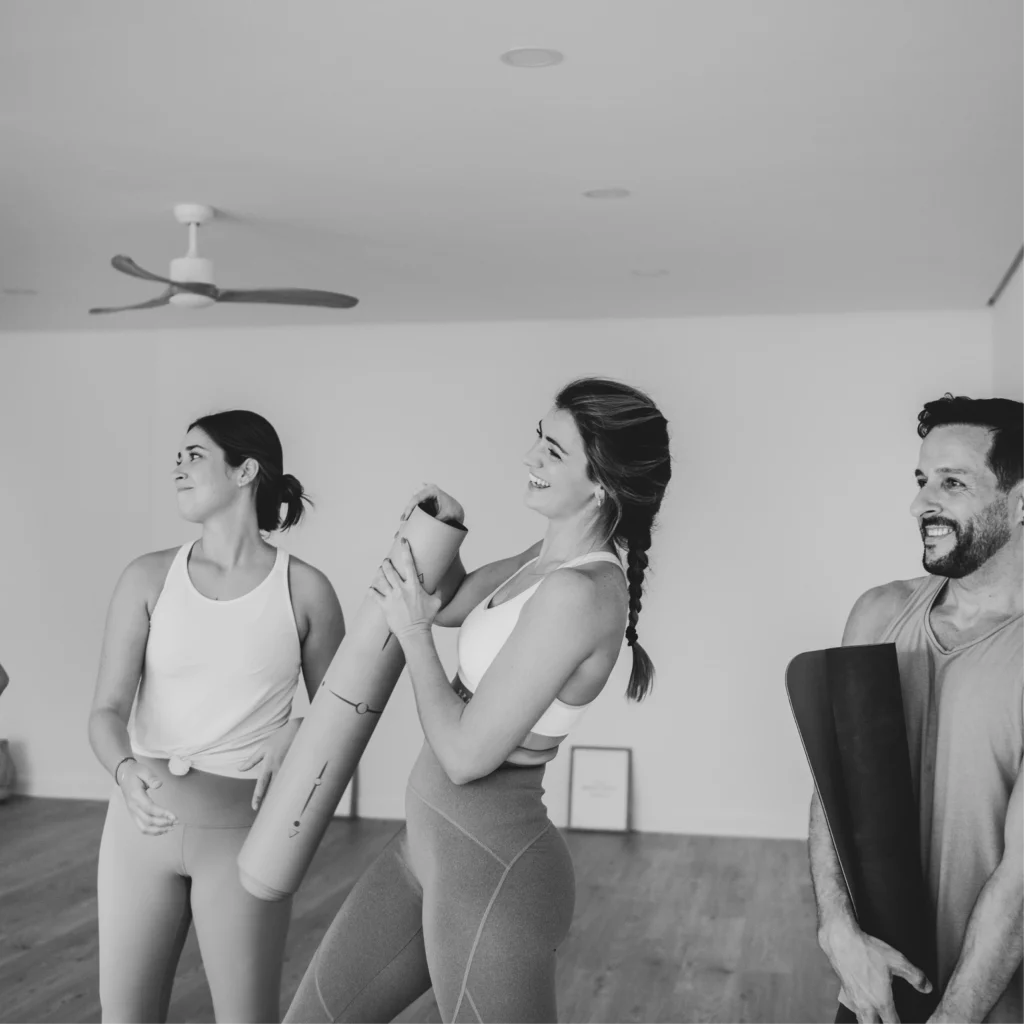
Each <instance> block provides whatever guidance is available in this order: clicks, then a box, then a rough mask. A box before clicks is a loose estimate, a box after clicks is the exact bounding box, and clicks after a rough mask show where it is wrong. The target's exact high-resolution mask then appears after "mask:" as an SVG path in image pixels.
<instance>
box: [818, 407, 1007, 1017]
mask: <svg viewBox="0 0 1024 1024" xmlns="http://www.w3.org/2000/svg"><path fill="white" fill-rule="evenodd" d="M1022 427H1024V405H1022V404H1021V403H1020V402H1013V401H1010V400H1009V399H1002V398H992V399H970V398H962V397H959V398H954V397H953V396H952V395H950V394H947V395H946V396H945V397H943V398H940V399H938V400H937V401H934V402H928V403H927V404H926V405H925V407H924V409H923V410H922V412H921V413H920V414H919V416H918V434H919V435H920V436H921V437H922V438H923V442H922V444H921V451H920V456H919V459H918V465H917V469H916V471H915V476H916V479H917V487H918V492H917V496H916V497H915V498H914V500H913V502H912V504H911V506H910V512H911V515H913V516H914V518H915V519H916V520H917V524H918V528H919V530H920V533H921V540H922V544H923V546H924V552H923V557H922V563H923V565H924V568H925V569H926V570H927V572H928V574H929V575H927V576H923V577H920V578H918V579H914V580H900V581H896V582H893V583H888V584H885V585H884V586H880V587H875V588H874V589H872V590H869V591H867V593H865V594H863V595H862V596H861V597H860V598H859V599H858V601H857V603H856V604H855V605H854V607H853V611H852V612H851V613H850V618H849V621H848V622H847V625H846V631H845V633H844V635H843V644H844V645H853V644H876V643H893V644H895V645H896V650H897V656H898V659H899V667H900V681H901V685H902V690H903V706H904V711H905V715H906V725H907V739H908V742H909V747H910V760H911V774H912V777H913V783H914V790H915V794H916V796H917V800H918V807H919V810H920V818H919V822H920V836H921V857H922V866H923V868H924V875H925V878H926V880H927V883H928V889H929V893H930V896H931V904H932V907H931V909H932V913H933V915H934V917H933V922H932V924H933V926H934V928H935V934H936V940H937V953H938V971H937V976H936V977H933V978H929V979H925V977H924V975H923V973H922V971H921V970H920V965H916V964H911V963H909V962H908V961H907V960H906V959H905V958H904V957H903V956H902V955H901V954H899V953H898V952H897V951H896V950H894V949H892V948H891V947H890V946H888V945H886V944H885V943H884V942H881V941H880V940H878V939H876V938H874V937H873V936H870V935H867V934H865V933H864V932H862V931H861V930H860V928H859V927H858V926H857V922H856V918H855V917H854V914H853V910H852V907H851V904H850V899H849V894H848V892H847V890H846V886H845V884H844V882H843V876H842V872H841V871H840V868H839V863H838V860H837V858H836V852H835V847H834V846H833V844H832V840H831V837H830V835H829V831H828V828H827V826H826V823H825V820H824V817H823V814H822V809H821V804H820V803H819V801H818V799H817V796H815V797H814V799H813V800H812V803H811V822H810V854H811V874H812V877H813V880H814V889H815V896H816V899H817V903H818V923H819V931H818V938H819V941H820V943H821V947H822V949H823V950H824V951H825V953H826V955H827V956H828V958H829V960H830V961H831V963H832V966H833V968H834V969H835V971H836V973H837V974H838V975H839V978H840V981H841V982H842V985H843V991H842V993H841V996H840V998H841V1000H842V1001H843V1003H845V1004H846V1005H847V1006H848V1007H849V1008H850V1009H851V1010H852V1011H853V1012H854V1013H855V1014H856V1019H858V1020H861V1021H877V1020H882V1021H894V1020H896V1019H897V1017H896V1013H895V1008H894V1006H893V1000H892V993H891V982H892V977H893V976H900V977H903V978H906V979H907V980H908V981H909V982H910V983H911V984H913V985H914V986H915V987H917V988H920V989H921V990H922V991H925V990H927V989H928V985H929V982H930V983H931V984H932V985H933V986H934V988H935V990H936V992H937V993H938V994H940V995H941V999H940V1002H939V1005H938V1008H937V1009H936V1011H935V1013H934V1015H933V1016H932V1018H931V1019H932V1020H933V1021H982V1020H985V1021H1020V1020H1022V1019H1024V1018H1022V1005H1024V1000H1022V973H1021V950H1022V940H1021V915H1022V909H1024V900H1022V894H1024V860H1022V846H1024V836H1022V830H1024V811H1022V803H1024V783H1022V781H1021V759H1022V754H1024V617H1022V612H1024V597H1022V586H1024V562H1022V554H1024V546H1022V534H1024V527H1022V524H1024V496H1022V480H1021V478H1022V454H1021V453H1022V443H1021V438H1022ZM839 1019H844V1018H843V1015H842V1014H841V1015H840V1018H839ZM845 1019H848V1020H853V1019H855V1018H854V1017H853V1016H849V1017H846V1018H845Z"/></svg>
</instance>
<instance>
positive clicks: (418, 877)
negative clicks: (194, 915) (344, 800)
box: [285, 378, 671, 1024]
mask: <svg viewBox="0 0 1024 1024" xmlns="http://www.w3.org/2000/svg"><path fill="white" fill-rule="evenodd" d="M525 463H526V466H527V468H528V470H529V473H528V475H527V474H524V475H526V479H525V480H524V481H523V483H524V486H525V491H524V498H525V502H526V504H527V506H528V507H529V508H532V509H534V510H535V511H537V512H539V513H540V514H541V515H542V516H543V517H544V519H545V520H546V527H547V528H546V532H545V534H544V538H543V540H542V541H540V542H538V543H537V544H535V545H534V546H533V547H531V548H530V549H528V550H527V551H524V552H522V553H520V554H518V555H513V556H512V557H510V558H506V559H504V560H502V561H498V562H493V563H491V564H490V565H486V566H484V567H483V568H481V569H477V570H476V571H475V572H472V573H469V574H468V575H467V574H466V572H465V569H463V567H462V564H461V562H459V561H458V560H457V561H456V564H455V566H453V568H452V570H451V571H450V572H449V573H448V575H447V577H446V578H445V580H444V581H443V582H442V584H441V586H440V587H439V588H438V591H437V593H435V594H433V595H430V594H427V593H426V592H425V591H424V590H423V588H422V586H421V585H420V583H419V582H418V580H417V575H416V569H415V566H414V564H413V561H412V556H411V554H410V553H409V551H408V549H406V550H405V551H404V553H403V555H401V556H400V557H398V558H397V560H396V563H395V564H394V565H392V564H391V563H390V562H385V564H384V565H383V566H382V567H381V571H380V573H379V574H378V575H377V578H376V579H375V581H374V583H373V592H374V593H375V594H376V600H377V601H378V603H379V604H380V605H381V607H382V609H383V611H384V614H385V616H386V618H387V621H388V625H389V626H390V628H391V631H392V633H393V634H394V635H395V636H396V637H397V638H398V640H399V642H400V643H401V645H402V648H403V650H404V652H405V657H406V664H407V666H408V669H409V673H410V675H411V677H412V685H413V692H414V694H415V697H416V705H417V708H418V711H419V717H420V722H421V724H422V726H423V732H424V736H425V743H424V745H423V749H422V751H421V753H420V756H419V759H418V760H417V762H416V764H415V766H414V767H413V770H412V774H411V776H410V778H409V784H408V788H407V790H406V827H405V829H404V830H403V831H402V832H400V833H399V835H398V838H396V839H395V840H394V841H393V842H392V843H391V844H389V846H388V847H387V848H386V849H385V850H384V852H383V853H382V854H381V855H380V856H379V857H378V859H377V861H376V862H375V863H374V865H372V866H371V867H370V868H369V869H368V871H367V872H366V874H365V875H364V876H363V877H362V878H361V879H360V881H359V882H358V883H357V884H356V886H355V888H354V889H353V890H352V892H351V893H350V894H349V896H348V898H347V899H346V901H345V904H344V905H343V906H342V908H341V911H340V912H339V914H338V916H337V918H336V919H335V921H334V924H333V925H332V926H331V928H330V930H329V931H328V933H327V935H326V937H325V938H324V940H323V942H322V943H321V946H320V948H319V950H318V952H317V954H316V956H315V957H314V960H313V962H312V964H311V965H310V967H309V969H308V971H307V973H306V976H305V978H304V979H303V982H302V984H301V985H300V987H299V990H298V993H297V994H296V997H295V1000H294V1002H293V1003H292V1005H291V1008H290V1009H289V1011H288V1013H287V1015H286V1017H285V1019H286V1020H287V1021H295V1022H305V1024H309V1022H311V1021H326V1020H330V1021H340V1020H346V1021H348V1020H359V1021H378V1020H391V1019H392V1018H393V1017H395V1016H396V1015H397V1014H398V1013H399V1012H400V1011H401V1010H402V1009H403V1008H404V1007H405V1006H406V1005H407V1004H408V1003H409V1002H411V1001H412V1000H413V999H415V998H416V997H417V996H418V995H419V994H420V993H421V992H423V991H425V989H426V988H427V987H429V986H432V987H433V989H434V994H435V996H436V998H437V1002H438V1006H439V1008H440V1011H441V1019H442V1020H445V1021H449V1020H471V1019H472V1020H481V1021H493V1020H498V1021H523V1020H531V1021H548V1020H550V1021H554V1020H556V1019H557V1017H556V1013H557V1008H556V1005H555V986H554V976H555V953H554V951H555V949H556V947H557V946H558V945H559V943H560V942H561V941H562V940H563V939H564V937H565V934H566V932H567V931H568V928H569V924H570V922H571V920H572V913H573V901H574V892H575V883H574V877H573V871H572V860H571V857H570V856H569V851H568V848H567V846H566V844H565V841H564V840H563V839H562V836H561V834H560V833H559V831H558V829H556V828H555V827H554V825H553V824H552V823H551V821H550V819H549V818H548V816H547V812H546V810H545V808H544V804H543V802H542V799H541V797H542V793H543V787H542V779H543V774H544V762H546V761H548V760H550V759H551V758H553V757H554V756H555V754H556V752H557V748H558V744H559V743H560V742H561V741H562V740H563V739H564V738H565V735H566V734H567V733H568V732H569V730H570V728H572V726H573V724H574V723H575V722H576V721H577V720H578V719H579V717H580V715H581V714H583V710H584V708H585V707H586V706H587V705H589V704H590V703H591V702H592V701H593V700H594V699H595V698H596V697H597V695H598V694H599V693H600V691H601V690H602V688H603V687H604V685H605V683H606V682H607V680H608V676H609V673H610V672H611V670H612V667H613V666H614V664H615V661H616V658H617V657H618V656H619V652H620V650H621V646H622V640H623V634H625V637H626V640H627V641H628V643H629V644H630V646H631V647H632V649H633V670H632V674H631V676H630V681H629V688H628V696H629V697H631V698H632V699H637V700H638V699H640V698H642V697H643V696H644V694H645V693H646V692H647V690H648V688H649V686H650V684H651V681H652V677H653V668H652V666H651V662H650V659H649V658H648V657H647V655H646V654H645V653H644V651H643V650H642V648H641V647H640V646H639V644H638V643H637V631H636V625H637V618H638V616H639V613H640V595H641V588H642V585H643V579H644V572H645V570H646V568H647V549H648V548H649V547H650V543H651V526H652V524H653V522H654V518H655V515H656V514H657V512H658V509H659V507H660V505H661V500H662V497H663V495H664V492H665V488H666V486H667V484H668V482H669V477H670V475H671V466H670V458H669V446H668V431H667V424H666V421H665V418H664V417H663V416H662V415H661V413H660V412H659V411H658V409H657V407H656V406H655V405H654V403H653V402H652V401H651V399H650V398H649V397H648V396H647V395H645V394H643V393H642V392H639V391H637V390H636V389H634V388H631V387H629V386H627V385H625V384H620V383H618V382H616V381H608V380H601V379H594V378H590V379H585V380H579V381H575V382H573V383H572V384H570V385H568V386H567V387H565V388H563V389H562V390H561V392H559V394H558V395H557V397H556V399H555V405H554V408H552V409H551V410H549V411H548V413H547V414H546V415H545V416H544V417H543V419H542V420H541V421H540V423H539V424H538V426H537V439H536V441H535V443H534V444H533V446H532V447H531V449H530V451H529V452H528V454H527V456H526V459H525ZM427 500H432V501H433V503H435V504H436V505H437V506H438V507H437V514H438V516H439V517H440V518H443V519H444V518H449V519H454V520H457V521H460V522H461V520H462V518H463V512H462V507H461V506H460V505H459V503H458V502H457V501H455V500H454V499H453V498H452V497H450V496H449V495H447V494H445V493H444V492H443V491H441V490H439V489H438V488H436V487H434V486H432V485H428V486H427V487H425V488H424V489H423V490H421V491H420V492H419V493H417V494H416V495H414V496H413V498H412V501H411V502H410V505H409V507H408V508H407V509H406V513H405V514H408V513H409V512H411V510H412V507H413V506H414V505H415V504H418V503H420V502H422V501H427ZM619 549H621V550H622V551H623V552H624V554H625V560H626V567H625V568H624V567H623V566H622V563H621V561H620V557H619V554H618V550H619ZM433 624H436V625H443V626H461V630H460V634H459V671H458V674H457V675H456V677H455V679H454V680H453V681H452V682H451V683H449V681H448V679H447V678H446V677H445V673H444V669H443V668H442V665H441V662H440V660H439V658H438V655H437V650H436V648H435V646H434V641H433V637H432V633H431V626H432V625H433ZM366 935H372V936H373V943H372V944H369V943H367V942H366V941H365V936H366Z"/></svg>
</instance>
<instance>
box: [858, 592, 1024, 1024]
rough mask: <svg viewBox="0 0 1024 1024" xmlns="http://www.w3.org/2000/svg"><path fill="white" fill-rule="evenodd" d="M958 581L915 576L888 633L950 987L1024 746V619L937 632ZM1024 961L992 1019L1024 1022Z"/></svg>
mask: <svg viewBox="0 0 1024 1024" xmlns="http://www.w3.org/2000/svg"><path fill="white" fill-rule="evenodd" d="M947 582H948V580H947V579H946V578H945V577H943V576H924V577H921V578H920V579H916V580H912V581H911V584H912V586H913V593H912V595H911V596H910V598H909V600H908V601H907V603H906V604H905V605H904V607H903V608H902V610H901V611H900V613H899V614H898V615H897V616H896V618H895V619H894V620H893V621H892V622H891V623H890V624H889V626H888V627H887V628H886V630H885V632H884V634H883V635H882V636H880V637H879V639H878V642H879V643H894V644H895V645H896V651H897V657H898V659H899V667H900V683H901V686H902V689H903V707H904V712H905V715H906V720H907V739H908V741H909V746H910V768H911V774H912V777H913V783H914V791H915V794H916V795H917V797H918V805H919V807H920V812H921V820H920V825H921V859H922V865H923V867H924V875H925V878H926V880H927V883H928V887H929V890H930V893H931V899H932V906H933V909H934V912H935V925H936V934H937V939H938V977H937V978H933V979H931V980H932V982H933V983H934V984H935V988H936V991H938V992H940V993H941V992H942V991H943V990H944V989H945V987H946V984H947V983H948V981H949V978H950V975H951V974H952V973H953V969H954V968H955V967H956V963H957V960H958V958H959V956H960V950H961V947H962V946H963V940H964V935H965V933H966V930H967V922H968V919H969V918H970V916H971V911H972V910H973V909H974V904H975V902H976V901H977V898H978V895H979V893H980V892H981V889H982V887H983V886H984V885H985V883H986V882H987V881H988V878H989V876H990V875H991V874H992V872H993V871H994V870H995V868H996V867H997V866H998V864H999V861H1000V859H1001V857H1002V853H1003V836H1004V831H1003V826H1004V823H1005V821H1006V810H1007V805H1008V803H1009V800H1010V791H1011V790H1012V789H1013V784H1014V782H1015V780H1016V778H1017V772H1018V771H1019V769H1020V765H1021V756H1022V753H1024V617H1022V616H1017V618H1015V619H1012V620H1010V621H1008V622H1004V623H1003V624H1002V625H1001V626H998V627H996V628H995V629H993V630H992V631H991V632H989V633H988V634H986V635H985V636H982V637H979V638H978V639H977V640H971V641H969V642H967V643H964V644H961V645H960V646H958V647H954V648H952V649H947V648H944V647H943V646H942V645H941V644H940V643H939V641H938V640H937V639H936V637H935V634H934V632H933V631H932V627H931V623H930V615H931V610H932V607H933V605H934V604H935V602H936V600H937V599H938V598H939V595H940V594H941V593H942V591H943V588H944V586H945V584H946V583H947ZM1022 986H1024V978H1022V971H1021V966H1020V965H1019V964H1018V966H1017V970H1016V972H1015V973H1014V975H1013V978H1012V979H1011V980H1010V984H1009V985H1008V986H1007V988H1006V990H1005V991H1004V992H1003V994H1002V996H1001V997H1000V999H999V1000H998V1002H997V1003H996V1005H995V1006H994V1007H993V1008H992V1010H991V1011H990V1013H989V1015H988V1016H987V1017H986V1018H985V1020H986V1021H1021V1020H1024V1005H1022V1003H1024V1000H1022V994H1021V993H1022Z"/></svg>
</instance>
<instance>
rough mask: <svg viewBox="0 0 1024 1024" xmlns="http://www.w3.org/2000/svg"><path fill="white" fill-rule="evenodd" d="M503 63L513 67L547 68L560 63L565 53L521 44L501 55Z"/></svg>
mask: <svg viewBox="0 0 1024 1024" xmlns="http://www.w3.org/2000/svg"><path fill="white" fill-rule="evenodd" d="M501 59H502V61H503V62H504V63H505V64H511V65H512V67H514V68H549V67H551V66H552V65H553V64H561V63H562V61H563V60H565V54H562V53H559V52H558V51H557V50H542V49H538V48H536V47H532V46H522V47H520V48H519V49H517V50H508V51H506V52H505V53H503V54H502V55H501Z"/></svg>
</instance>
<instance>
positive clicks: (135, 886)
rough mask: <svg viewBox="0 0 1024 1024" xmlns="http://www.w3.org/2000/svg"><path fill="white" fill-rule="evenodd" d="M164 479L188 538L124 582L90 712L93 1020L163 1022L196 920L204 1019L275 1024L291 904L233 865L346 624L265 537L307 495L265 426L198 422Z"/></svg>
mask: <svg viewBox="0 0 1024 1024" xmlns="http://www.w3.org/2000/svg"><path fill="white" fill-rule="evenodd" d="M172 475H173V479H174V485H175V489H176V491H177V499H178V507H179V509H180V511H181V514H182V517H183V518H185V519H186V520H188V521H189V522H193V523H199V524H201V526H202V536H201V537H200V539H199V540H197V541H195V542H194V543H188V544H185V545H183V546H182V547H180V548H172V549H169V550H166V551H156V552H151V553H150V554H146V555H142V556H141V557H140V558H137V559H136V560H135V561H133V562H132V563H131V564H130V565H129V566H128V567H127V568H126V569H125V571H124V572H123V574H122V575H121V578H120V580H119V581H118V583H117V586H116V588H115V590H114V595H113V598H112V600H111V603H110V608H109V611H108V615H107V623H106V630H105V633H104V638H103V650H102V655H101V659H100V668H99V675H98V678H97V683H96V693H95V697H94V700H93V707H92V712H91V715H90V718H89V738H90V742H91V743H92V747H93V750H94V751H95V752H96V756H97V757H98V759H99V761H100V763H101V764H102V765H103V766H104V768H106V770H107V771H108V772H109V773H110V774H111V776H112V777H113V779H114V792H113V794H112V796H111V802H110V807H109V809H108V814H107V820H106V824H105V826H104V831H103V838H102V840H101V844H100V861H99V873H98V897H99V899H98V902H99V929H100V997H101V1003H102V1007H103V1020H104V1021H120V1020H124V1021H151V1020H152V1021H162V1020H164V1019H165V1018H166V1014H167V1007H168V1003H169V1000H170V992H171V985H172V982H173V978H174V973H175V969H176V966H177V959H178V956H179V954H180V952H181V947H182V944H183V942H184V939H185V936H186V935H187V933H188V930H189V926H190V924H191V922H192V921H193V920H194V921H195V924H196V931H197V936H198V939H199V944H200V948H201V951H202V955H203V963H204V967H205V969H206V975H207V980H208V982H209V984H210V990H211V994H212V996H213V1002H214V1009H215V1012H216V1015H217V1019H218V1020H231V1021H252V1020H260V1021H264V1020H267V1021H276V1020H278V1019H279V1013H280V1010H279V1007H278V999H279V987H280V974H281V963H282V955H283V949H284V940H285V935H286V933H287V928H288V920H289V916H290V912H291V907H290V901H284V905H283V906H281V907H280V908H278V906H277V905H276V904H272V903H264V902H263V901H261V900H257V899H255V898H254V897H252V896H250V895H249V894H248V893H247V892H246V891H245V890H244V889H243V888H242V886H241V883H240V882H239V880H238V871H237V868H236V865H235V858H236V857H237V855H238V850H239V849H240V847H241V844H242V842H243V841H244V839H245V836H246V834H247V832H248V829H249V826H250V825H251V824H252V821H253V819H254V817H255V813H256V809H257V808H258V806H259V803H260V801H261V800H262V797H263V794H264V793H265V791H266V788H267V786H268V784H270V782H271V780H272V778H273V774H274V772H275V771H276V770H277V768H278V766H279V765H280V764H281V762H282V760H283V759H284V756H285V753H286V752H287V750H288V747H289V745H290V744H291V741H292V739H293V738H294V736H295V733H296V731H297V728H298V720H290V713H291V704H292V699H293V697H294V695H295V692H296V687H297V684H298V679H299V675H300V673H301V675H302V677H303V679H304V682H305V685H306V689H307V691H308V693H309V695H310V697H312V696H313V694H314V693H315V691H316V688H317V687H318V686H319V684H320V681H321V679H322V678H323V675H324V673H325V672H326V670H327V667H328V666H329V664H330V662H331V659H332V658H333V657H334V653H335V651H336V650H337V648H338V645H339V644H340V643H341V640H342V637H343V636H344V632H345V626H344V620H343V617H342V613H341V608H340V606H339V604H338V598H337V596H336V594H335V592H334V589H333V587H332V586H331V584H330V582H329V580H328V579H327V577H326V576H324V575H323V573H321V572H319V571H318V570H317V569H315V568H314V567H313V566H311V565H307V564H306V563H305V562H302V561H300V560H299V559H297V558H293V557H290V556H288V555H287V554H286V553H285V552H283V551H282V550H280V549H279V548H276V547H274V546H272V545H271V544H269V543H267V541H266V540H265V539H264V537H263V534H265V533H269V532H272V531H274V530H277V529H288V528H289V527H291V526H293V525H294V524H295V523H297V522H298V521H299V519H300V518H301V516H302V514H303V511H304V509H303V501H304V500H308V499H306V498H305V495H304V494H303V490H302V486H301V485H300V484H299V481H298V480H296V479H295V477H293V476H291V475H289V474H286V473H284V472H283V467H282V452H281V443H280V441H279V439H278V436H277V433H276V432H275V430H274V428H273V427H272V426H271V425H270V423H268V422H267V421H266V420H265V419H264V418H263V417H262V416H259V415H257V414H256V413H253V412H248V411H244V410H234V411H230V412H224V413H217V414H214V415H211V416H206V417H203V418H201V419H199V420H197V421H195V422H194V423H192V424H191V425H190V426H189V429H188V432H187V433H186V435H185V438H184V441H183V442H182V447H181V451H180V452H178V456H177V459H176V462H175V466H174V469H173V473H172ZM282 505H285V506H287V511H286V513H285V515H284V516H283V517H282V515H281V507H282Z"/></svg>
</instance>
